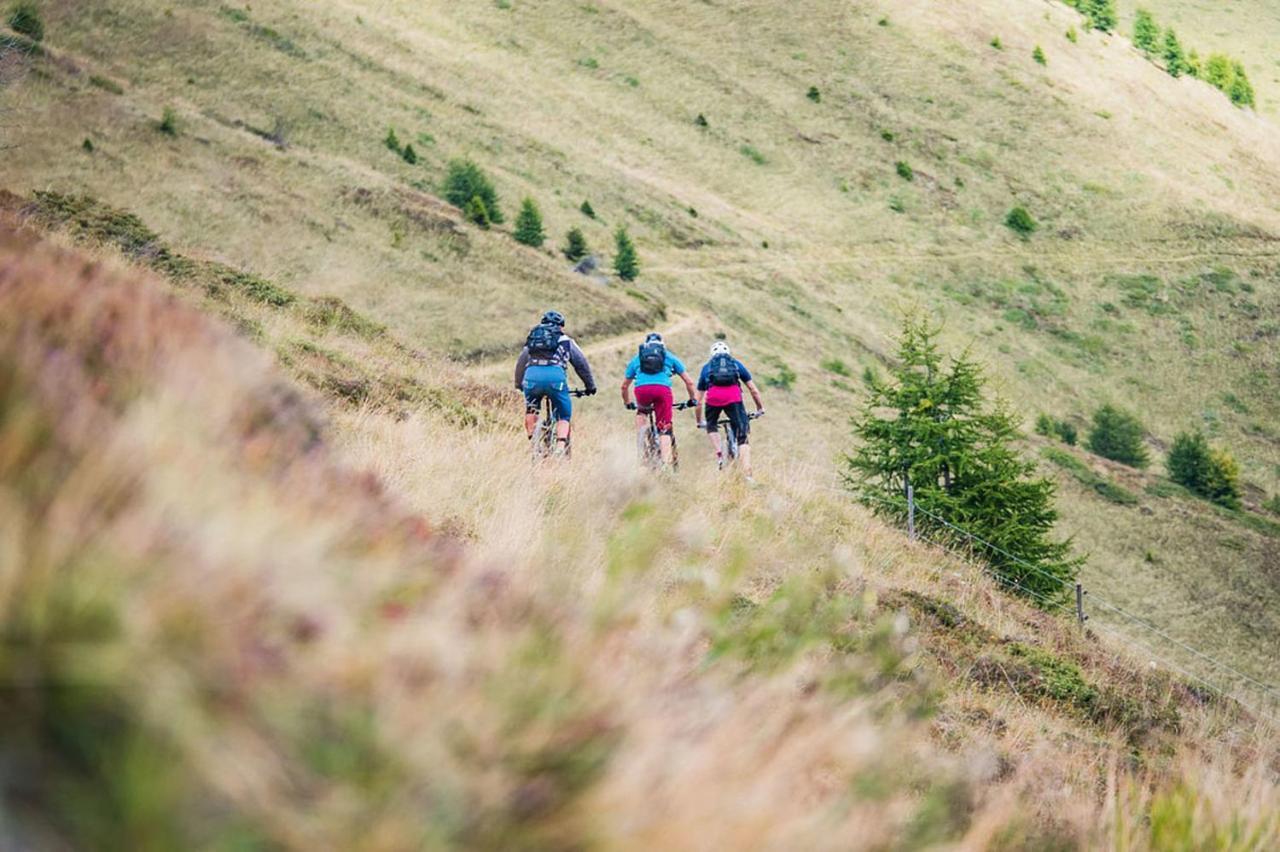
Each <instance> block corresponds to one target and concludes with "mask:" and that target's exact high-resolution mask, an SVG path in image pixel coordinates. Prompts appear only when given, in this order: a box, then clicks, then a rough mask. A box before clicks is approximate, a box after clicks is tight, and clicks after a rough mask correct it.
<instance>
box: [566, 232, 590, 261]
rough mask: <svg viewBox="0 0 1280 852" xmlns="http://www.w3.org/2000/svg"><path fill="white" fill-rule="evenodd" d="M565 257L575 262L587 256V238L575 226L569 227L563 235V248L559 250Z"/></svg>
mask: <svg viewBox="0 0 1280 852" xmlns="http://www.w3.org/2000/svg"><path fill="white" fill-rule="evenodd" d="M560 251H561V252H562V253H563V254H564V256H565V257H566V258H568V259H569V260H570V261H572V262H573V263H577V262H578V261H580V260H582V259H583V258H584V257H586V256H587V251H588V249H587V238H586V237H584V236H583V235H582V231H580V230H579V229H577V228H570V229H569V233H568V234H566V235H565V243H564V248H562V249H561V250H560Z"/></svg>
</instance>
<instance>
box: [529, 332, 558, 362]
mask: <svg viewBox="0 0 1280 852" xmlns="http://www.w3.org/2000/svg"><path fill="white" fill-rule="evenodd" d="M524 345H525V346H527V347H529V357H530V358H535V359H537V360H540V361H546V360H549V359H551V358H554V357H555V354H556V350H558V349H559V348H560V329H559V328H557V327H556V326H554V325H535V326H534V327H533V330H532V331H530V332H529V336H528V338H526V339H525V342H524Z"/></svg>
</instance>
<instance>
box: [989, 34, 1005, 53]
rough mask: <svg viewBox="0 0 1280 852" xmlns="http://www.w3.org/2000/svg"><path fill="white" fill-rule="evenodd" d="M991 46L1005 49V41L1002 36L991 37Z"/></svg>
mask: <svg viewBox="0 0 1280 852" xmlns="http://www.w3.org/2000/svg"><path fill="white" fill-rule="evenodd" d="M991 46H992V47H994V48H995V49H996V50H1004V42H1002V41H1000V36H996V37H995V38H993V39H991Z"/></svg>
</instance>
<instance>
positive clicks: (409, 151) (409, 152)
mask: <svg viewBox="0 0 1280 852" xmlns="http://www.w3.org/2000/svg"><path fill="white" fill-rule="evenodd" d="M400 156H401V157H402V158H404V161H405V162H406V163H408V164H409V165H411V166H416V165H418V152H417V151H415V150H413V146H412V145H405V146H404V150H403V151H401V152H400Z"/></svg>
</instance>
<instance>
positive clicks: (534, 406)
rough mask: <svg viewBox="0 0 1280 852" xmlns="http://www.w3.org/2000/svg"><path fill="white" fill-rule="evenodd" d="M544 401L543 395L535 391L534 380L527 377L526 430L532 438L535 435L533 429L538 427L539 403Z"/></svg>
mask: <svg viewBox="0 0 1280 852" xmlns="http://www.w3.org/2000/svg"><path fill="white" fill-rule="evenodd" d="M541 401H542V395H541V394H536V393H534V392H533V382H531V381H529V380H528V379H525V381H524V432H525V434H526V435H527V436H529V437H530V438H532V437H533V430H534V429H536V428H537V427H538V405H539V403H540V402H541Z"/></svg>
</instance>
